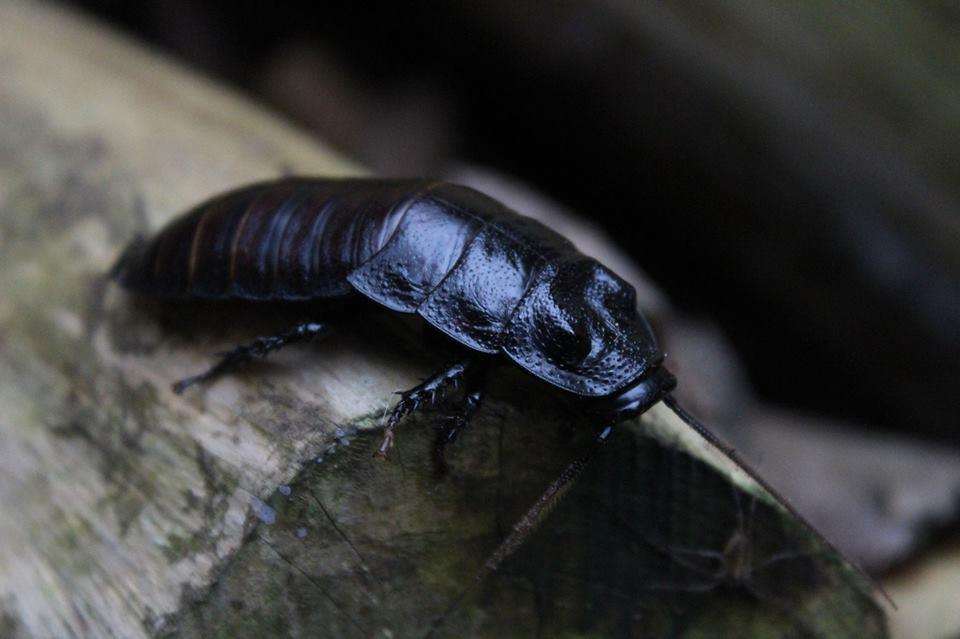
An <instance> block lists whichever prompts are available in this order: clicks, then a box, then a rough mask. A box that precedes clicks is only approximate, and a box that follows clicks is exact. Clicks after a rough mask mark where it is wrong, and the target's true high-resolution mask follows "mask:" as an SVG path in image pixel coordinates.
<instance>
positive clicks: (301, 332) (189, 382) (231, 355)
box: [173, 322, 330, 395]
mask: <svg viewBox="0 0 960 639" xmlns="http://www.w3.org/2000/svg"><path fill="white" fill-rule="evenodd" d="M329 331H330V327H329V326H327V325H326V324H321V323H319V322H304V323H303V324H298V325H296V326H294V327H293V328H291V329H290V330H289V331H285V332H283V333H280V334H278V335H269V336H266V337H258V338H257V339H255V340H253V341H252V342H250V343H249V344H241V345H240V346H237V347H236V348H235V349H233V350H232V351H228V352H226V353H220V356H221V359H220V361H219V362H217V363H216V364H214V365H213V366H211V367H210V368H209V369H207V370H206V371H204V372H202V373H200V374H199V375H194V376H192V377H187V378H186V379H181V380H180V381H179V382H177V383H176V384H174V385H173V392H174V393H176V394H178V395H179V394H180V393H182V392H183V391H185V390H187V389H188V388H189V387H191V386H193V385H194V384H198V383H200V382H206V381H209V380H210V379H213V378H214V377H217V376H219V375H222V374H223V373H226V372H228V371H230V370H233V369H234V368H236V367H238V366H240V365H242V364H245V363H247V362H249V361H250V360H252V359H253V358H255V357H266V355H267V354H268V353H270V352H271V351H275V350H279V349H281V348H283V347H284V346H287V345H289V344H296V343H298V342H309V341H310V340H313V339H316V338H317V337H320V336H322V335H326V334H327V333H328V332H329Z"/></svg>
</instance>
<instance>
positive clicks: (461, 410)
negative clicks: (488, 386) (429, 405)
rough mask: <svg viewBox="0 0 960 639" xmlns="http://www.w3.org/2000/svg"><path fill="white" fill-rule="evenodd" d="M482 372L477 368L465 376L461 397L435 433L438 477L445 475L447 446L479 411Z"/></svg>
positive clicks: (484, 377)
mask: <svg viewBox="0 0 960 639" xmlns="http://www.w3.org/2000/svg"><path fill="white" fill-rule="evenodd" d="M484 370H485V369H484V367H479V366H478V367H477V370H476V371H475V372H474V373H473V374H470V375H467V376H466V381H465V387H464V390H463V397H461V398H460V399H459V400H458V401H456V402H455V403H453V404H451V406H450V410H448V411H447V413H446V414H445V415H444V416H443V424H442V426H441V427H440V430H439V432H438V433H437V442H436V446H435V448H434V451H433V452H434V458H435V461H436V467H437V474H439V475H446V473H447V462H446V459H445V456H444V455H445V452H446V450H447V445H449V444H452V443H453V442H455V441H456V440H457V437H458V436H459V435H460V433H462V432H463V431H464V430H466V428H467V427H468V426H469V425H470V420H471V419H473V416H474V415H476V414H477V411H478V410H479V409H480V403H481V402H482V401H483V395H484V390H483V386H484V382H485V381H486V376H485V375H484V374H483V373H484Z"/></svg>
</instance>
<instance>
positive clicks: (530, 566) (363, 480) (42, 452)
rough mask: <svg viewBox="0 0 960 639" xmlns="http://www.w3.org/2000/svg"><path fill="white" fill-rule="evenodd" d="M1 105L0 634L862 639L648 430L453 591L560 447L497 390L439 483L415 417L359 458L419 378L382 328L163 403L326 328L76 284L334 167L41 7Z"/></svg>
mask: <svg viewBox="0 0 960 639" xmlns="http://www.w3.org/2000/svg"><path fill="white" fill-rule="evenodd" d="M0 77H2V82H0V460H2V463H0V611H2V615H0V635H3V636H12V637H63V636H81V637H108V636H117V637H148V636H182V637H201V636H239V637H254V636H264V635H266V636H292V637H301V636H364V637H369V636H384V637H387V636H394V637H397V636H420V635H423V634H424V633H425V632H427V631H428V630H430V629H431V628H433V629H435V630H436V633H437V634H438V635H441V636H446V635H449V636H464V635H478V636H494V635H504V634H506V635H511V636H529V635H532V634H535V633H538V632H539V633H540V634H544V635H555V634H559V633H561V632H564V633H578V632H579V633H596V634H601V635H623V636H626V635H639V636H648V635H662V634H664V633H672V634H678V635H690V634H697V633H699V632H703V631H704V629H710V630H709V632H717V633H720V634H724V633H726V634H743V633H742V630H743V629H744V627H745V625H748V626H749V628H750V634H751V635H753V636H781V635H783V634H784V633H785V632H788V631H789V632H793V633H794V634H797V633H799V634H803V633H808V634H809V633H814V634H816V635H817V636H827V635H829V636H857V637H862V636H882V635H883V634H884V622H883V616H882V614H881V613H880V611H879V609H878V608H877V607H876V606H875V604H874V603H873V601H872V599H871V598H870V595H869V593H868V591H867V589H866V588H865V587H864V584H862V583H861V582H860V581H859V580H858V579H857V578H856V576H855V575H854V574H853V573H852V571H851V570H850V568H849V566H847V565H846V564H844V562H843V561H842V560H841V559H840V558H838V557H836V556H835V555H833V554H832V553H830V552H829V551H827V550H825V549H824V548H823V547H822V546H820V545H819V544H818V542H817V541H816V540H815V539H814V538H813V537H811V535H810V534H809V533H808V532H807V531H806V530H805V529H804V528H803V527H801V526H799V525H798V524H797V522H796V521H794V520H793V519H792V518H790V517H789V516H788V515H786V514H785V513H784V512H783V511H782V509H780V508H778V507H776V506H775V505H774V503H773V501H772V500H771V499H770V497H769V495H766V494H765V493H764V492H763V491H762V490H760V489H759V488H758V487H757V486H756V485H755V484H753V483H752V482H751V481H749V480H748V479H747V478H746V476H745V475H744V474H743V473H742V471H740V470H739V469H737V468H736V467H735V466H734V465H732V464H731V463H730V462H729V461H727V460H726V459H725V458H723V457H722V456H721V455H719V454H718V453H717V452H716V451H715V450H713V449H712V448H711V447H710V446H709V445H707V444H706V443H705V442H703V441H702V440H701V439H699V438H698V437H696V436H695V435H694V434H693V433H692V432H691V431H690V430H689V429H688V428H687V427H686V426H685V425H684V424H683V423H682V422H680V421H679V419H678V418H677V417H676V416H675V415H674V414H673V413H672V412H671V411H670V410H668V409H667V408H666V407H665V406H662V405H658V406H656V407H654V408H653V409H652V410H651V411H649V413H648V414H647V415H645V416H644V418H643V419H642V420H639V421H637V422H634V423H629V424H625V425H624V426H623V428H621V429H620V431H619V432H618V434H617V436H616V438H615V439H614V441H613V443H612V445H610V446H608V447H607V450H606V451H604V453H603V454H602V455H601V456H600V458H599V459H598V460H597V461H596V463H594V464H593V466H592V467H591V469H590V471H589V472H588V473H587V476H586V477H584V479H583V480H582V482H581V483H580V485H579V486H578V487H577V488H576V489H575V490H574V491H573V492H572V494H571V495H570V497H569V498H568V499H567V501H566V502H565V503H564V504H563V505H562V506H561V507H560V508H559V509H558V511H557V512H556V513H555V514H554V515H553V516H552V517H551V518H550V519H549V520H548V522H547V525H546V526H544V527H543V529H542V530H541V531H540V532H539V533H538V534H537V535H536V536H535V538H534V539H533V540H532V541H531V543H529V544H528V545H527V546H526V547H525V548H523V549H522V550H521V552H520V553H518V554H517V555H516V556H515V557H513V558H511V559H510V560H509V561H508V562H507V563H506V564H505V565H504V566H503V569H502V570H501V571H500V572H499V573H498V574H496V575H494V576H492V577H490V578H488V579H485V580H484V581H482V582H481V583H479V584H475V583H474V580H473V575H474V574H475V573H476V572H477V570H478V568H479V566H480V564H481V563H482V561H483V559H484V557H485V556H486V555H487V554H488V553H489V552H491V551H492V550H493V548H494V547H495V546H496V545H497V543H498V541H499V540H500V539H502V538H503V536H504V535H505V533H506V532H507V531H509V528H510V525H511V524H512V522H513V521H515V520H516V519H517V518H518V517H519V515H520V514H521V513H522V512H523V510H524V509H525V508H526V506H527V505H529V504H530V503H531V502H532V501H533V499H535V498H536V496H537V495H538V494H539V492H540V491H541V490H542V489H543V487H544V486H546V485H547V484H548V483H549V482H550V481H551V480H552V479H553V478H554V477H555V475H556V474H557V473H558V472H559V470H560V468H562V467H563V465H564V464H565V463H567V462H568V461H569V460H570V459H572V458H573V457H574V456H575V455H576V454H577V451H578V450H579V449H580V447H582V445H583V444H584V441H583V435H582V433H585V432H587V429H586V428H585V426H588V424H584V423H583V422H582V420H580V419H579V418H578V417H576V416H575V415H572V414H570V413H569V412H567V411H565V410H564V409H563V407H562V406H560V405H558V404H556V402H554V401H553V400H552V399H551V398H550V397H549V396H548V395H546V394H543V393H541V392H540V391H541V390H542V389H540V388H539V387H537V386H536V385H534V384H533V383H532V382H530V380H527V379H525V378H524V377H523V376H522V375H520V374H519V373H517V372H516V371H512V370H510V369H509V368H507V367H504V369H503V370H502V371H499V372H498V375H497V376H496V379H495V381H494V384H493V388H492V389H491V391H492V393H491V397H492V398H491V399H490V400H489V401H488V402H487V403H486V404H485V406H484V409H483V414H482V416H481V418H480V419H479V420H478V423H477V424H475V425H474V427H473V428H472V429H471V430H470V431H469V432H468V433H466V434H465V435H464V436H463V437H462V438H461V440H460V441H459V442H458V443H457V445H456V446H455V447H454V449H453V450H451V451H450V453H449V459H450V463H451V468H450V472H449V474H448V475H447V476H446V477H444V478H438V477H436V476H435V470H434V467H433V465H432V463H431V448H432V441H433V440H432V435H431V429H430V418H429V417H425V418H420V419H415V420H411V421H410V422H409V423H407V424H405V425H404V426H403V427H402V429H401V431H400V433H399V437H400V443H399V445H398V448H397V449H396V452H395V454H394V456H393V458H392V459H391V460H390V461H389V462H387V463H379V462H376V461H374V460H373V459H371V453H372V450H373V448H374V446H375V444H376V440H377V432H376V431H377V429H378V428H379V426H380V418H381V416H382V415H383V413H384V411H385V409H386V408H387V407H388V406H389V405H390V403H391V402H392V401H393V399H392V397H393V392H394V391H395V390H397V389H403V388H407V387H410V386H412V385H414V384H415V383H416V382H417V381H418V380H419V379H420V378H421V377H423V376H424V375H426V374H427V373H428V372H429V371H430V370H431V368H433V367H436V366H437V365H438V364H439V363H441V358H442V355H441V354H438V353H436V352H433V351H432V349H425V348H424V347H423V342H422V340H421V339H420V336H419V335H418V333H417V328H416V327H415V326H411V325H408V324H406V323H403V322H399V321H396V320H393V319H390V318H381V317H373V318H370V319H369V321H368V320H367V319H366V318H362V322H361V321H360V319H358V321H356V322H354V323H355V324H358V326H356V327H354V328H355V330H353V331H350V332H349V333H346V334H343V335H338V336H337V337H336V339H331V340H329V341H326V342H323V343H320V344H315V345H311V346H309V347H305V348H299V349H289V350H288V351H286V352H281V353H278V354H277V356H276V357H273V358H271V359H270V360H269V361H268V362H264V363H262V364H258V365H256V366H251V367H249V368H248V369H247V370H245V371H243V372H241V373H240V374H237V375H233V376H230V377H228V378H225V379H222V380H220V381H217V382H216V383H215V384H212V385H210V386H209V387H206V388H204V389H200V390H199V391H197V392H191V393H188V394H186V395H184V396H177V395H175V394H173V393H172V392H171V390H170V382H172V381H174V380H176V379H179V378H181V377H184V376H186V375H189V374H191V373H193V372H196V371H198V370H200V369H202V368H204V367H205V366H206V365H208V364H209V362H210V355H211V354H212V353H215V352H217V351H219V350H223V349H224V348H226V347H229V346H231V345H233V344H234V343H236V342H238V341H244V340H247V339H249V338H250V337H252V336H254V335H256V334H260V333H265V332H269V331H271V330H275V329H278V328H283V327H286V326H287V325H288V324H289V323H290V322H292V321H293V320H294V319H297V318H300V317H302V316H303V315H304V314H309V313H314V312H324V310H325V309H322V308H321V309H317V308H316V307H309V306H297V307H291V308H279V309H278V308H275V307H270V306H258V307H253V308H251V307H239V306H223V305H206V306H191V307H184V308H179V307H170V306H163V305H150V304H146V303H144V302H142V301H139V300H134V299H132V298H130V297H128V296H126V295H124V294H123V293H122V292H120V291H119V290H117V289H116V287H115V286H112V285H110V284H108V283H107V282H106V281H105V279H104V273H105V272H106V271H107V269H108V268H109V266H110V264H111V262H112V261H113V260H114V258H115V257H116V255H117V254H118V252H119V250H120V248H121V247H122V246H123V245H124V244H125V243H126V242H127V241H129V240H130V238H131V237H133V236H134V235H135V234H137V233H142V232H149V231H150V230H151V229H155V228H157V227H158V226H160V225H161V224H163V223H164V222H165V221H166V220H168V219H169V218H171V217H172V216H173V215H175V214H176V213H177V212H179V211H181V210H183V209H185V208H186V207H188V206H189V205H191V204H193V203H195V202H196V201H198V200H200V199H202V198H204V197H206V196H208V195H211V194H213V193H215V192H217V191H220V190H223V189H226V188H229V187H232V186H236V185H238V184H241V183H244V182H248V181H252V180H255V179H262V178H267V177H273V176H276V175H278V174H283V173H302V174H322V175H341V174H347V173H356V172H358V171H360V168H359V167H357V166H354V165H351V164H350V163H349V162H348V161H346V160H344V159H342V158H339V157H337V156H336V154H334V153H333V152H331V151H330V150H329V149H326V148H324V147H323V146H322V145H320V144H318V143H316V142H315V141H312V140H309V139H307V138H306V137H305V136H303V135H302V134H300V133H299V132H298V131H296V130H294V129H293V128H291V127H289V126H287V125H285V124H284V123H282V122H280V121H278V120H277V119H276V118H274V117H272V116H271V115H270V114H268V113H265V112H263V111H261V110H259V109H257V108H256V107H253V106H251V105H249V104H247V103H246V102H245V101H244V100H243V99H241V98H240V97H238V96H236V95H233V94H231V93H230V92H228V91H224V90H223V89H220V88H218V87H216V86H214V85H212V84H211V83H209V82H208V81H206V80H203V79H200V78H197V77H195V76H193V75H190V74H189V73H186V72H184V71H183V70H181V69H178V68H177V67H176V66H175V65H172V64H171V63H169V62H168V61H166V60H164V59H162V58H160V57H158V56H157V55H155V54H152V53H150V52H147V51H144V50H143V49H141V48H139V47H138V46H136V45H133V44H131V43H129V42H127V41H125V40H123V39H122V38H120V37H118V36H116V35H115V34H112V33H109V32H107V31H105V30H104V29H103V28H101V27H99V26H97V25H94V24H91V23H89V22H87V21H85V20H83V19H80V18H78V17H77V16H75V15H72V14H70V13H67V12H63V11H62V10H57V9H53V8H50V7H48V6H45V5H35V4H29V3H21V2H6V3H4V4H3V5H0ZM738 535H740V536H743V535H745V536H746V538H748V539H749V540H750V549H751V550H752V551H753V554H754V555H755V557H756V559H757V561H756V562H755V563H754V564H753V567H754V568H756V570H748V571H745V572H744V571H741V572H737V573H736V575H735V576H736V578H735V579H734V578H733V577H734V575H732V573H730V572H729V571H727V572H723V571H721V570H720V569H721V568H723V567H724V564H723V563H722V562H720V563H718V561H719V560H718V559H717V557H718V556H719V555H718V554H717V553H722V551H724V550H725V549H729V547H730V543H731V540H733V539H739V538H740V537H738ZM784 550H786V551H789V553H790V554H791V555H793V557H792V558H791V560H790V561H788V562H784V563H783V564H781V565H780V566H778V567H777V568H776V569H775V571H774V573H773V574H774V575H776V576H777V577H778V578H777V579H770V577H769V575H767V576H762V575H761V572H762V571H764V570H766V569H767V568H768V566H767V565H766V559H769V558H771V557H773V556H775V555H776V554H777V553H780V552H783V551H784ZM770 566H772V564H770ZM777 571H779V572H777ZM721 573H722V575H721V576H725V577H727V579H725V580H724V581H723V583H722V584H720V586H719V587H715V588H714V587H713V586H714V585H716V584H714V581H716V580H715V579H714V576H715V575H716V574H721ZM719 583H720V582H719V581H717V584H719Z"/></svg>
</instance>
